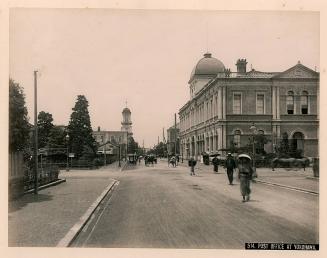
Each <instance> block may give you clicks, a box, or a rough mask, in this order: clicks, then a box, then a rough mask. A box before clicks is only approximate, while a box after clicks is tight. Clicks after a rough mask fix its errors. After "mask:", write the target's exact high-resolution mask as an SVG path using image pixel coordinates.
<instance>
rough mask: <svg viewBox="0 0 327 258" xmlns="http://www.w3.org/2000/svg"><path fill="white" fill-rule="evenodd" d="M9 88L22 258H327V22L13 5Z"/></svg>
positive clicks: (294, 16) (13, 220) (13, 216)
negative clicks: (324, 89) (35, 257)
mask: <svg viewBox="0 0 327 258" xmlns="http://www.w3.org/2000/svg"><path fill="white" fill-rule="evenodd" d="M9 76H10V78H8V79H9V98H8V100H9V104H8V105H9V133H8V136H9V139H8V144H9V146H8V150H9V152H8V158H9V161H8V170H9V171H8V198H9V200H8V246H9V247H66V248H67V247H70V248H77V247H78V248H117V249H121V248H155V249H218V250H224V249H231V250H242V251H244V252H251V251H250V250H279V251H283V252H287V251H289V250H301V251H303V250H305V251H310V252H308V254H312V252H314V251H318V250H319V233H320V230H319V210H320V209H319V162H320V159H319V157H320V153H319V105H320V102H319V92H320V90H319V88H320V14H319V12H313V11H305V10H302V11H227V10H226V11H218V10H168V9H167V10H164V9H161V10H149V9H138V10H136V9H134V10H133V9H110V8H67V9H65V8H10V10H9Z"/></svg>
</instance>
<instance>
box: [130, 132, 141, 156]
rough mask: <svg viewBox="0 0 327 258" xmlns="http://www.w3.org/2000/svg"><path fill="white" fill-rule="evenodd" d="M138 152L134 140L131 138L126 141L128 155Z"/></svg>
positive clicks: (137, 145)
mask: <svg viewBox="0 0 327 258" xmlns="http://www.w3.org/2000/svg"><path fill="white" fill-rule="evenodd" d="M138 150H139V144H138V143H137V142H136V141H135V140H134V138H133V137H132V136H131V137H129V140H128V152H129V153H138Z"/></svg>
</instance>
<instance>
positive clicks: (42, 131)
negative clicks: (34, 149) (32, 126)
mask: <svg viewBox="0 0 327 258" xmlns="http://www.w3.org/2000/svg"><path fill="white" fill-rule="evenodd" d="M37 118H38V122H37V126H38V142H39V148H44V147H45V146H47V145H48V142H49V137H50V133H51V130H52V129H53V123H52V122H53V118H52V114H50V113H47V112H44V111H41V112H40V113H39V115H38V117H37Z"/></svg>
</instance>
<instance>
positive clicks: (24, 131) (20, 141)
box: [9, 79, 30, 151]
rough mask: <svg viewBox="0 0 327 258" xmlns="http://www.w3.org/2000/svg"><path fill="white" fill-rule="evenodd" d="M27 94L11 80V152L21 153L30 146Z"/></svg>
mask: <svg viewBox="0 0 327 258" xmlns="http://www.w3.org/2000/svg"><path fill="white" fill-rule="evenodd" d="M28 120H29V119H28V116H27V108H26V106H25V94H24V91H23V88H22V87H21V86H19V84H18V83H16V82H14V81H13V80H12V79H9V150H10V151H21V150H24V149H25V148H26V147H27V146H28V141H29V132H30V125H29V123H28Z"/></svg>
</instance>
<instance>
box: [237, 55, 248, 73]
mask: <svg viewBox="0 0 327 258" xmlns="http://www.w3.org/2000/svg"><path fill="white" fill-rule="evenodd" d="M246 64H247V62H246V59H238V60H237V62H236V67H237V73H238V74H243V73H246Z"/></svg>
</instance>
